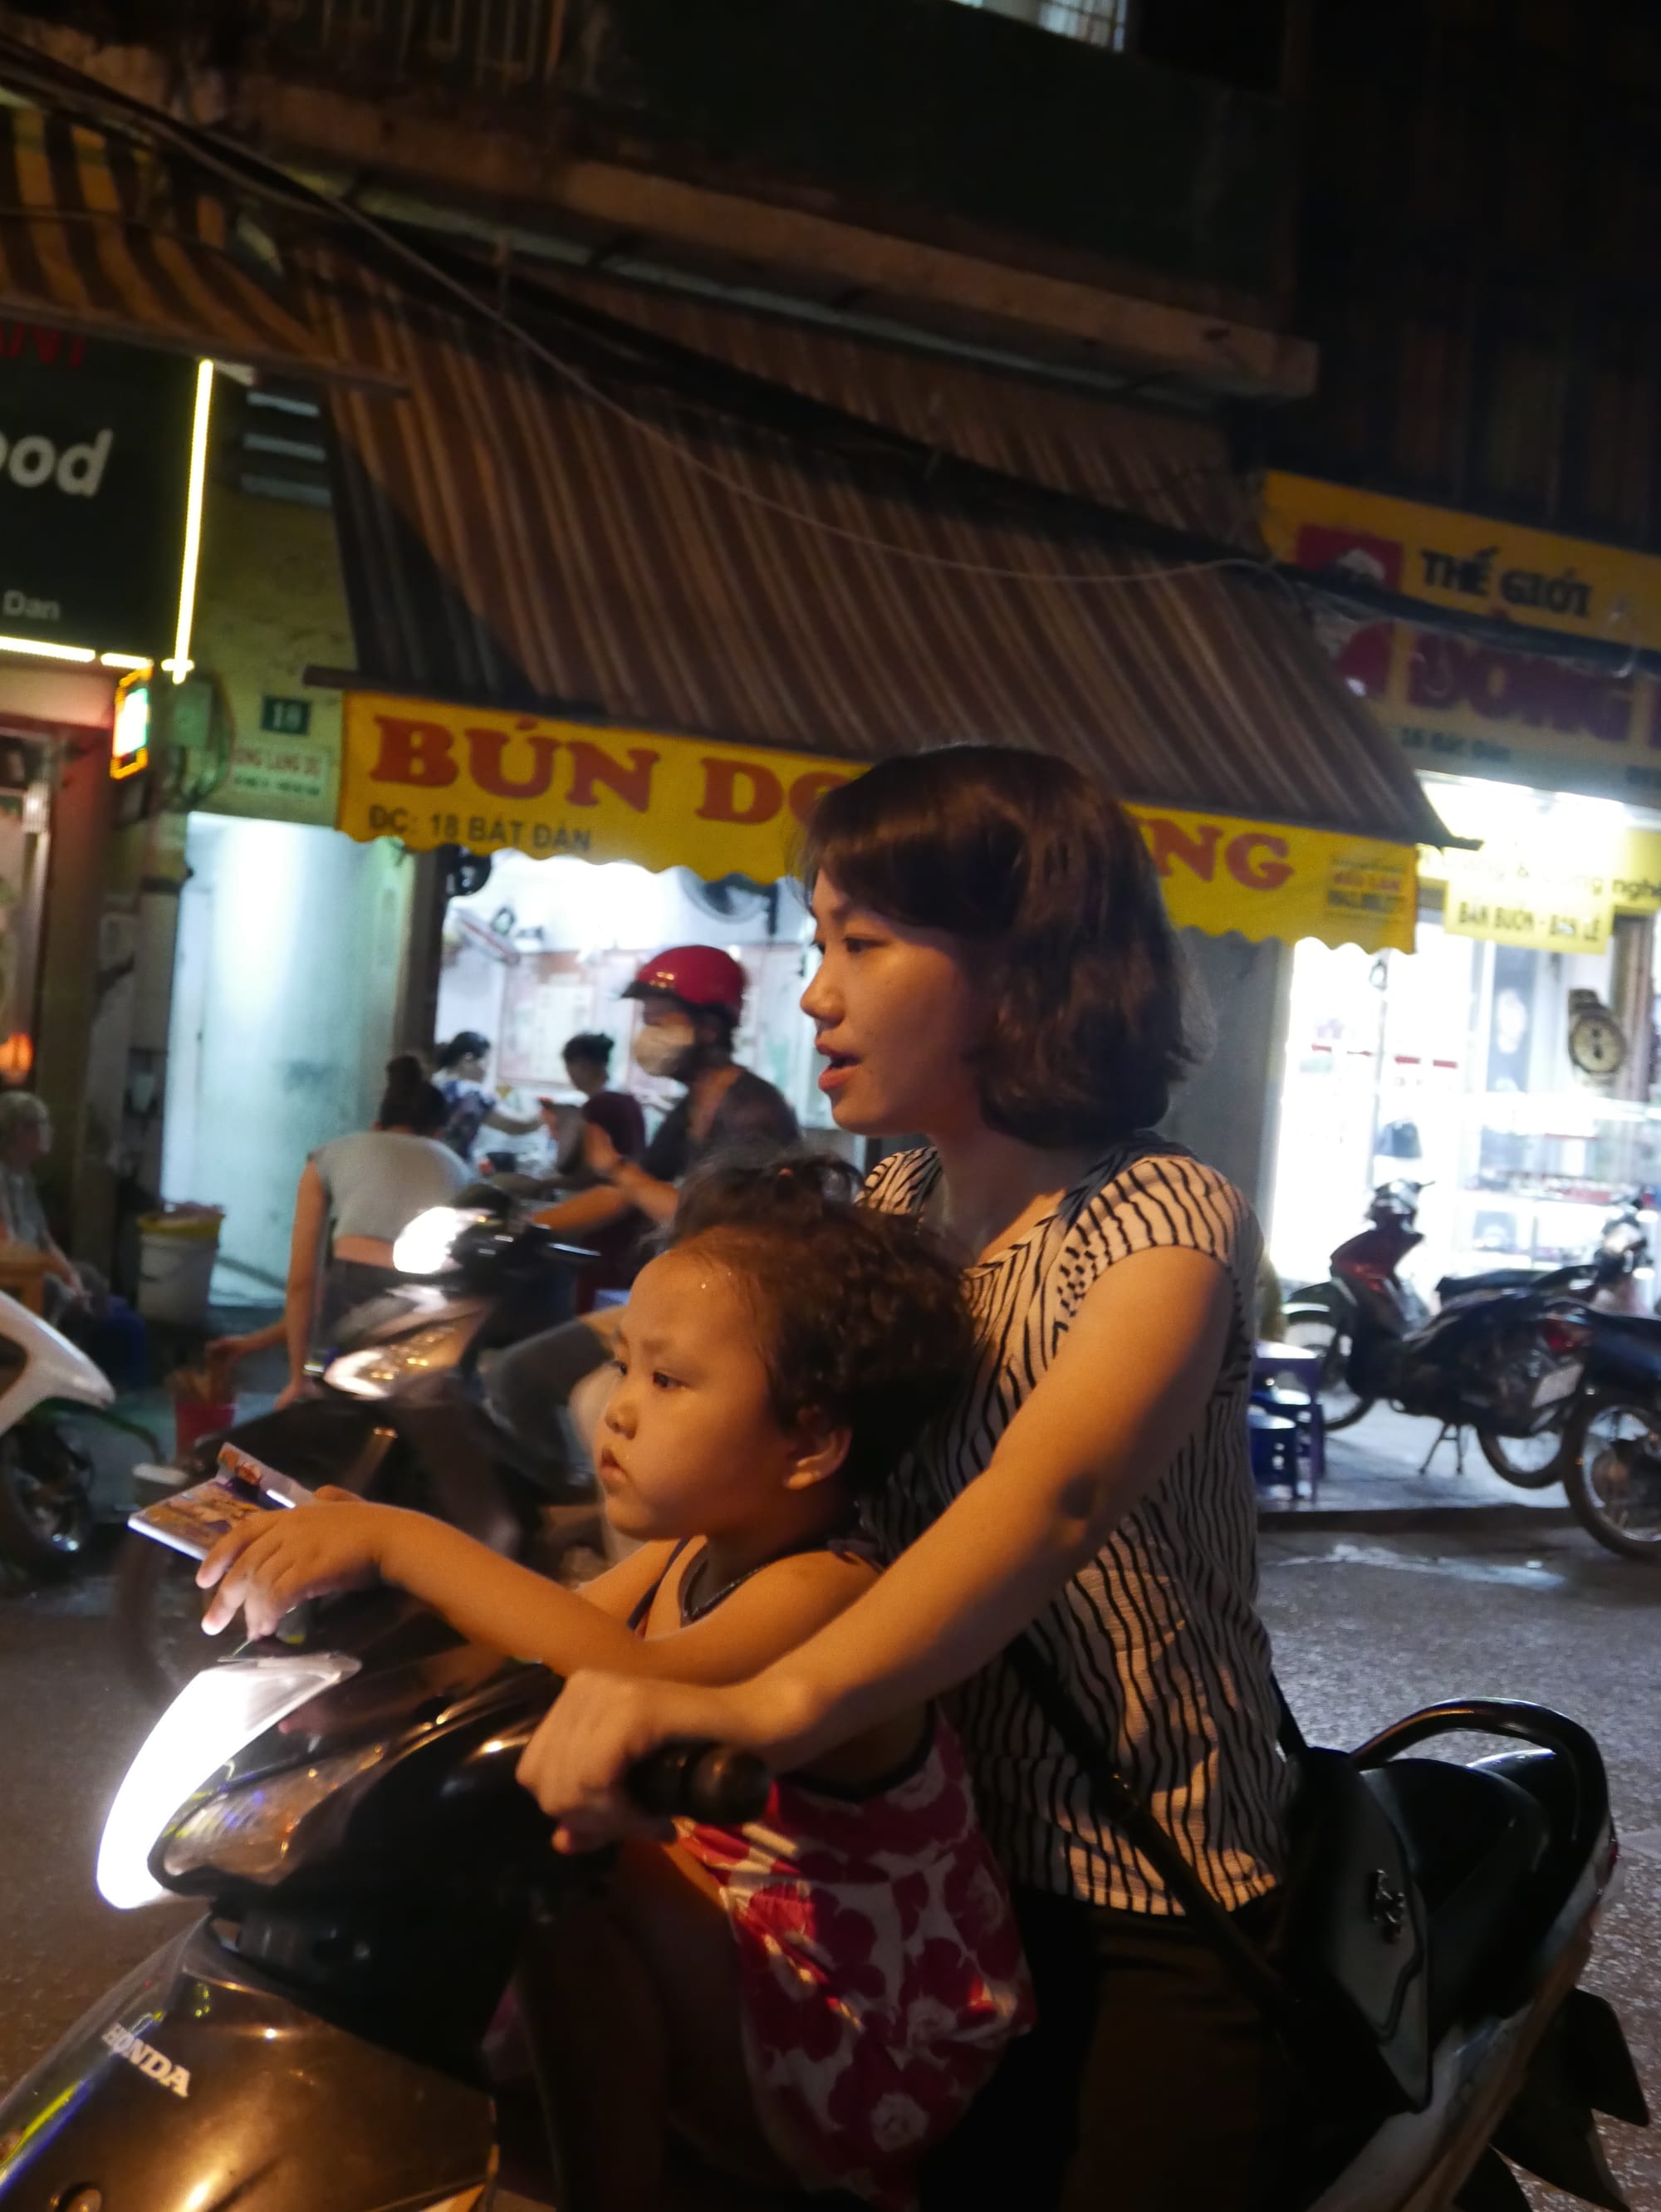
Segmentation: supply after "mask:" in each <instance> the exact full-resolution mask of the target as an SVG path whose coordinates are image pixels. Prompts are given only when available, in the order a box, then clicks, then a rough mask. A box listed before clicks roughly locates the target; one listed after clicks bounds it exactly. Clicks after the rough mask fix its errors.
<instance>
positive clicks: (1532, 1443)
mask: <svg viewBox="0 0 1661 2212" xmlns="http://www.w3.org/2000/svg"><path fill="white" fill-rule="evenodd" d="M1476 1441H1477V1443H1479V1444H1480V1445H1481V1446H1482V1457H1483V1458H1484V1459H1485V1460H1486V1461H1487V1462H1488V1465H1489V1466H1490V1467H1491V1468H1493V1469H1494V1473H1495V1474H1502V1475H1504V1477H1505V1479H1506V1481H1507V1482H1512V1483H1515V1484H1516V1486H1517V1487H1518V1489H1519V1490H1549V1489H1550V1487H1551V1486H1552V1484H1553V1483H1554V1482H1561V1480H1562V1479H1563V1471H1564V1468H1565V1466H1566V1464H1567V1458H1568V1445H1567V1441H1566V1440H1565V1437H1564V1432H1563V1431H1562V1430H1561V1429H1548V1430H1546V1431H1544V1433H1543V1435H1540V1436H1537V1437H1502V1436H1501V1435H1500V1432H1499V1431H1498V1430H1497V1429H1478V1430H1477V1431H1476Z"/></svg>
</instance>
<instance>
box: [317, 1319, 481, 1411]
mask: <svg viewBox="0 0 1661 2212" xmlns="http://www.w3.org/2000/svg"><path fill="white" fill-rule="evenodd" d="M455 1364H456V1328H455V1324H454V1322H435V1323H434V1324H433V1327H432V1328H416V1329H412V1330H411V1331H410V1332H409V1335H408V1336H397V1337H394V1338H393V1339H392V1340H391V1343H389V1344H371V1345H366V1346H364V1347H363V1349H362V1350H361V1351H360V1352H342V1354H341V1355H340V1358H338V1359H331V1360H330V1363H329V1364H328V1365H327V1366H326V1367H325V1368H324V1370H323V1379H324V1382H325V1383H327V1384H328V1385H329V1387H330V1389H335V1390H344V1391H345V1392H346V1393H347V1395H348V1396H349V1397H353V1398H385V1397H386V1396H387V1395H389V1394H390V1393H391V1391H393V1390H395V1389H397V1386H398V1384H399V1383H403V1382H406V1381H408V1379H409V1376H412V1375H427V1374H437V1373H441V1372H443V1371H445V1370H447V1369H449V1368H452V1367H453V1366H454V1365H455Z"/></svg>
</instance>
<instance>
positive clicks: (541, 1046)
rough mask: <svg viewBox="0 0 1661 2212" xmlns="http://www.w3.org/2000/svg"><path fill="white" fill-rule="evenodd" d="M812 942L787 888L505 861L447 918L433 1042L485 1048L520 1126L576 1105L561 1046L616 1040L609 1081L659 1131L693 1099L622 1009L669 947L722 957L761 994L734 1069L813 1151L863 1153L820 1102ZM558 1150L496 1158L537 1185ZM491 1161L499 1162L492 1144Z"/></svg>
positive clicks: (528, 1142) (499, 859)
mask: <svg viewBox="0 0 1661 2212" xmlns="http://www.w3.org/2000/svg"><path fill="white" fill-rule="evenodd" d="M812 933H813V930H812V921H811V917H810V916H809V914H808V912H807V909H806V908H805V907H804V906H803V902H802V900H801V897H800V896H799V894H798V892H797V887H796V885H795V884H794V883H792V882H791V880H790V879H789V878H785V879H784V880H782V881H780V882H779V883H776V884H765V885H764V884H754V883H751V882H749V880H748V878H743V877H740V876H729V877H726V878H723V879H722V880H721V881H719V882H718V883H714V884H706V883H705V882H703V881H702V880H701V879H700V878H699V877H697V876H694V874H693V873H692V872H691V871H690V870H689V869H686V868H665V869H664V870H663V871H662V872H660V873H658V874H653V873H652V872H651V871H650V870H649V869H646V868H643V867H640V866H636V865H635V864H634V863H633V862H632V861H624V860H618V861H611V862H608V863H597V862H592V861H587V860H567V859H557V860H531V859H530V858H529V857H528V856H527V855H526V854H523V853H517V852H512V851H506V852H500V853H498V854H495V855H494V860H492V861H491V862H490V863H489V874H488V879H487V880H486V881H485V882H484V883H483V884H482V885H481V886H480V887H479V888H478V889H476V890H472V891H470V892H467V893H465V894H464V895H462V896H457V897H454V898H452V899H451V901H450V902H449V904H448V906H447V908H446V913H445V921H444V930H443V939H442V952H441V956H440V957H441V966H440V970H439V991H438V1018H437V1025H436V1034H437V1036H438V1039H439V1041H440V1042H442V1041H443V1040H445V1039H446V1038H448V1037H452V1036H455V1035H456V1034H457V1033H458V1031H460V1030H477V1031H478V1032H479V1033H480V1034H481V1035H482V1036H485V1037H488V1039H489V1041H490V1044H491V1048H492V1055H491V1060H490V1065H489V1067H488V1074H487V1080H488V1082H490V1083H491V1084H493V1085H496V1086H497V1087H498V1088H503V1087H506V1090H507V1092H508V1097H507V1100H506V1102H505V1103H508V1104H509V1105H510V1106H511V1107H512V1109H513V1110H514V1111H515V1112H516V1113H517V1112H520V1111H534V1109H535V1104H536V1100H537V1099H538V1098H543V1097H548V1098H553V1099H555V1101H557V1102H558V1103H561V1104H566V1105H573V1106H574V1105H575V1104H577V1103H579V1100H578V1094H577V1093H576V1092H575V1091H573V1090H571V1088H570V1086H569V1085H568V1084H567V1079H566V1073H565V1064H564V1060H563V1058H562V1054H563V1050H564V1047H565V1045H566V1042H567V1040H568V1039H569V1038H571V1037H573V1036H577V1035H579V1033H582V1032H585V1031H590V1032H592V1031H598V1032H599V1033H600V1034H601V1035H602V1036H609V1037H610V1038H611V1039H612V1041H613V1045H614V1051H613V1056H612V1062H611V1079H612V1081H613V1083H614V1084H615V1085H617V1086H618V1087H619V1088H621V1089H626V1090H628V1091H633V1093H634V1095H635V1096H636V1097H638V1098H639V1099H640V1102H641V1103H642V1105H643V1106H644V1107H645V1108H646V1114H647V1121H648V1123H649V1125H650V1124H653V1123H654V1122H655V1119H656V1117H658V1116H659V1115H662V1114H663V1113H664V1112H665V1111H666V1110H667V1109H668V1108H669V1107H670V1105H672V1104H673V1103H674V1102H675V1101H676V1099H677V1098H679V1097H680V1096H681V1093H680V1091H679V1089H678V1087H677V1086H676V1085H674V1084H671V1083H665V1082H661V1081H658V1080H656V1079H653V1078H652V1077H649V1076H646V1075H644V1074H642V1073H641V1072H640V1069H639V1068H638V1067H636V1066H634V1065H633V1061H632V1060H631V1058H630V1049H629V1048H630V1045H631V1042H632V1041H633V1035H634V1027H635V1023H636V1021H637V1019H638V1018H639V1012H640V1010H639V1007H638V1006H637V1005H636V1003H635V1002H634V1001H633V1000H627V999H624V998H623V997H622V996H621V992H622V989H623V987H624V985H625V984H627V982H628V981H630V979H631V978H632V977H633V975H634V973H635V971H636V969H638V968H639V967H640V964H641V963H642V962H643V961H644V960H646V958H647V957H649V956H650V955H651V954H652V953H653V952H657V951H661V950H662V949H663V948H664V946H665V945H688V944H702V945H719V946H720V947H721V948H722V949H723V950H724V951H729V952H730V953H731V954H732V955H733V957H734V958H735V959H737V960H738V961H739V962H741V963H742V964H743V969H744V972H745V975H746V976H747V978H748V980H749V989H748V991H747V993H746V994H745V1000H744V1018H743V1024H742V1025H741V1027H740V1029H739V1030H738V1034H737V1038H736V1039H735V1041H734V1048H735V1051H736V1054H737V1058H738V1060H740V1061H741V1062H742V1063H743V1066H746V1067H750V1068H753V1069H754V1070H755V1073H757V1074H758V1075H761V1076H765V1077H766V1079H767V1081H768V1082H769V1083H771V1084H773V1085H775V1086H776V1087H777V1088H778V1089H779V1091H782V1092H783V1094H784V1096H785V1097H786V1098H787V1099H788V1100H789V1102H790V1103H791V1106H792V1108H793V1109H795V1112H796V1115H797V1120H798V1121H800V1122H801V1124H802V1127H803V1130H804V1131H810V1132H811V1133H812V1135H813V1139H814V1141H815V1143H816V1144H818V1143H822V1144H825V1145H827V1146H831V1147H834V1148H835V1149H838V1150H843V1151H847V1150H850V1148H851V1143H852V1140H850V1139H846V1138H844V1137H843V1136H842V1134H841V1133H840V1131H838V1130H837V1129H836V1128H835V1127H834V1124H833V1122H832V1121H831V1118H830V1115H829V1114H828V1112H827V1109H826V1106H825V1101H824V1098H823V1097H822V1095H821V1092H820V1091H819V1090H818V1088H817V1078H818V1073H819V1065H820V1063H819V1061H818V1060H817V1059H816V1058H815V1054H814V1051H813V1032H812V1028H811V1025H810V1024H809V1022H808V1021H807V1019H806V1018H805V1017H804V1016H803V1013H802V1011H801V1009H800V1006H798V1004H797V1001H798V1000H799V999H800V997H801V994H802V989H803V981H804V979H805V975H806V973H807V966H806V963H807V961H808V959H809V943H810V940H811V938H812ZM550 1148H551V1147H550V1140H549V1138H548V1137H547V1136H546V1134H545V1133H543V1132H542V1131H538V1132H537V1133H536V1134H535V1135H533V1136H530V1137H528V1138H523V1139H517V1140H515V1139H504V1140H502V1141H501V1143H500V1151H501V1152H503V1153H504V1155H506V1154H508V1153H512V1156H513V1164H515V1165H516V1166H518V1167H520V1168H522V1169H523V1170H525V1171H527V1172H531V1173H536V1172H541V1171H544V1170H546V1168H547V1166H548V1164H549V1161H548V1158H546V1157H545V1156H546V1155H547V1153H548V1152H549V1150H550ZM491 1149H492V1151H493V1152H495V1151H496V1150H498V1149H499V1146H498V1142H497V1140H496V1139H494V1138H493V1139H492V1143H491Z"/></svg>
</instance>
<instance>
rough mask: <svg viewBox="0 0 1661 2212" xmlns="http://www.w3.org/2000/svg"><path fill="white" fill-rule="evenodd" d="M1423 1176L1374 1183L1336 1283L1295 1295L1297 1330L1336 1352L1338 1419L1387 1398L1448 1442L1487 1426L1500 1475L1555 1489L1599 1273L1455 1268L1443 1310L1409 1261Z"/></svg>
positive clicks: (1333, 1400) (1328, 1388) (1487, 1452)
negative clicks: (1593, 1280) (1585, 1297)
mask: <svg viewBox="0 0 1661 2212" xmlns="http://www.w3.org/2000/svg"><path fill="white" fill-rule="evenodd" d="M1423 1188H1424V1186H1423V1185H1422V1183H1412V1182H1392V1183H1385V1184H1383V1185H1381V1186H1380V1187H1379V1189H1378V1190H1377V1191H1375V1192H1374V1194H1373V1202H1372V1205H1371V1206H1370V1208H1369V1209H1368V1218H1369V1221H1370V1223H1371V1226H1370V1227H1369V1228H1367V1229H1366V1230H1364V1231H1362V1232H1361V1235H1360V1236H1358V1237H1350V1238H1349V1240H1348V1242H1346V1243H1343V1244H1340V1245H1339V1246H1338V1248H1337V1250H1336V1251H1335V1252H1334V1253H1333V1255H1332V1261H1331V1266H1332V1275H1331V1281H1330V1282H1327V1283H1322V1284H1315V1285H1307V1286H1306V1288H1305V1289H1303V1290H1301V1291H1294V1293H1293V1295H1292V1297H1291V1298H1290V1299H1289V1300H1288V1303H1287V1306H1286V1315H1285V1333H1286V1336H1287V1338H1288V1341H1290V1342H1292V1343H1294V1344H1304V1345H1309V1346H1316V1347H1318V1348H1319V1349H1320V1350H1321V1351H1322V1352H1323V1353H1324V1354H1325V1363H1324V1366H1323V1370H1322V1375H1321V1378H1320V1395H1321V1404H1322V1411H1323V1414H1324V1416H1325V1422H1326V1425H1327V1427H1328V1428H1329V1429H1344V1428H1349V1427H1350V1426H1352V1425H1354V1423H1355V1422H1356V1421H1359V1420H1360V1419H1361V1417H1362V1415H1363V1414H1365V1413H1368V1412H1370V1411H1371V1409H1372V1407H1373V1406H1374V1405H1376V1404H1377V1403H1378V1401H1379V1400H1380V1399H1384V1400H1385V1401H1387V1402H1389V1403H1390V1404H1392V1405H1395V1406H1397V1407H1400V1409H1401V1410H1402V1412H1403V1413H1422V1414H1427V1415H1428V1416H1430V1417H1431V1418H1433V1419H1435V1420H1436V1421H1437V1422H1438V1423H1440V1430H1439V1432H1438V1438H1437V1441H1438V1442H1439V1443H1440V1439H1441V1437H1442V1436H1443V1435H1446V1434H1447V1433H1449V1432H1450V1431H1452V1433H1453V1434H1454V1435H1455V1436H1456V1437H1457V1436H1458V1435H1459V1434H1460V1433H1461V1432H1462V1431H1464V1429H1466V1428H1472V1429H1475V1431H1476V1437H1477V1442H1478V1443H1479V1444H1480V1445H1481V1447H1482V1455H1483V1457H1484V1458H1485V1459H1486V1460H1487V1461H1488V1464H1489V1465H1490V1466H1491V1467H1492V1468H1494V1470H1495V1471H1496V1473H1498V1474H1503V1475H1505V1476H1506V1479H1507V1480H1509V1481H1512V1482H1516V1483H1519V1484H1520V1485H1521V1486H1523V1487H1525V1488H1530V1489H1532V1488H1543V1486H1545V1485H1546V1484H1547V1483H1549V1482H1553V1481H1555V1480H1556V1479H1557V1474H1556V1468H1557V1462H1558V1459H1559V1455H1560V1453H1561V1428H1562V1423H1563V1419H1564V1415H1565V1412H1566V1409H1567V1406H1568V1404H1569V1403H1570V1402H1571V1401H1573V1397H1574V1395H1575V1393H1576V1392H1577V1391H1578V1390H1579V1388H1580V1385H1581V1382H1582V1379H1583V1376H1584V1371H1585V1354H1586V1348H1587V1346H1588V1344H1589V1342H1590V1330H1589V1328H1588V1316H1587V1314H1586V1312H1585V1306H1584V1304H1583V1303H1582V1301H1581V1299H1580V1298H1579V1297H1577V1296H1576V1295H1575V1293H1576V1291H1579V1290H1584V1289H1585V1287H1586V1285H1587V1283H1588V1281H1589V1276H1588V1271H1587V1270H1586V1269H1585V1268H1560V1269H1555V1270H1550V1271H1548V1272H1547V1273H1538V1272H1535V1271H1526V1272H1525V1271H1523V1270H1508V1269H1502V1270H1499V1271H1497V1272H1496V1273H1493V1274H1491V1275H1488V1276H1480V1277H1464V1278H1458V1279H1456V1278H1453V1277H1451V1276H1450V1277H1444V1279H1443V1280H1442V1283H1441V1284H1440V1285H1439V1289H1440V1292H1441V1295H1442V1297H1443V1301H1444V1303H1443V1304H1442V1306H1441V1309H1440V1311H1439V1312H1437V1313H1435V1314H1433V1313H1432V1312H1431V1310H1430V1308H1429V1306H1428V1304H1426V1302H1425V1300H1424V1299H1423V1298H1422V1297H1421V1296H1420V1294H1419V1292H1418V1291H1416V1290H1415V1288H1414V1286H1413V1285H1412V1284H1411V1283H1409V1282H1406V1281H1404V1280H1403V1278H1402V1276H1401V1274H1400V1273H1399V1272H1398V1270H1399V1267H1400V1265H1401V1262H1402V1261H1403V1259H1404V1258H1405V1257H1406V1255H1407V1254H1408V1253H1409V1252H1410V1251H1412V1250H1413V1249H1414V1248H1415V1246H1416V1245H1418V1244H1421V1243H1422V1242H1423V1241H1424V1240H1423V1237H1422V1233H1421V1231H1419V1230H1418V1229H1417V1228H1415V1225H1414V1224H1415V1218H1416V1216H1417V1210H1418V1200H1419V1194H1420V1192H1421V1191H1422V1189H1423ZM1434 1449H1435V1447H1434V1445H1433V1446H1432V1450H1433V1451H1434ZM1427 1464H1428V1460H1427Z"/></svg>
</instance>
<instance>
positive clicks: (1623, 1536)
mask: <svg viewBox="0 0 1661 2212" xmlns="http://www.w3.org/2000/svg"><path fill="white" fill-rule="evenodd" d="M1564 1448H1565V1452H1566V1455H1567V1467H1566V1468H1565V1470H1564V1474H1563V1486H1564V1488H1565V1489H1566V1490H1567V1492H1568V1501H1569V1504H1570V1505H1571V1506H1573V1509H1574V1515H1575V1518H1576V1519H1577V1520H1578V1521H1579V1523H1580V1525H1581V1527H1582V1528H1584V1529H1585V1531H1586V1533H1587V1534H1588V1535H1591V1536H1595V1537H1596V1538H1597V1541H1598V1542H1599V1543H1600V1544H1602V1545H1603V1547H1604V1548H1605V1550H1607V1551H1610V1552H1614V1553H1617V1554H1618V1556H1619V1557H1620V1558H1622V1559H1637V1560H1640V1561H1641V1562H1642V1564H1643V1565H1646V1566H1651V1567H1661V1409H1658V1408H1657V1407H1653V1406H1651V1405H1649V1404H1648V1403H1646V1401H1645V1400H1644V1399H1643V1398H1641V1397H1639V1396H1636V1395H1634V1396H1630V1397H1623V1396H1621V1395H1618V1394H1617V1395H1608V1396H1603V1397H1597V1398H1591V1399H1588V1400H1587V1401H1585V1404H1584V1405H1582V1406H1581V1407H1579V1409H1578V1411H1577V1412H1576V1413H1575V1414H1574V1416H1573V1419H1571V1421H1570V1423H1569V1425H1568V1431H1567V1437H1566V1439H1565V1447H1564Z"/></svg>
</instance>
